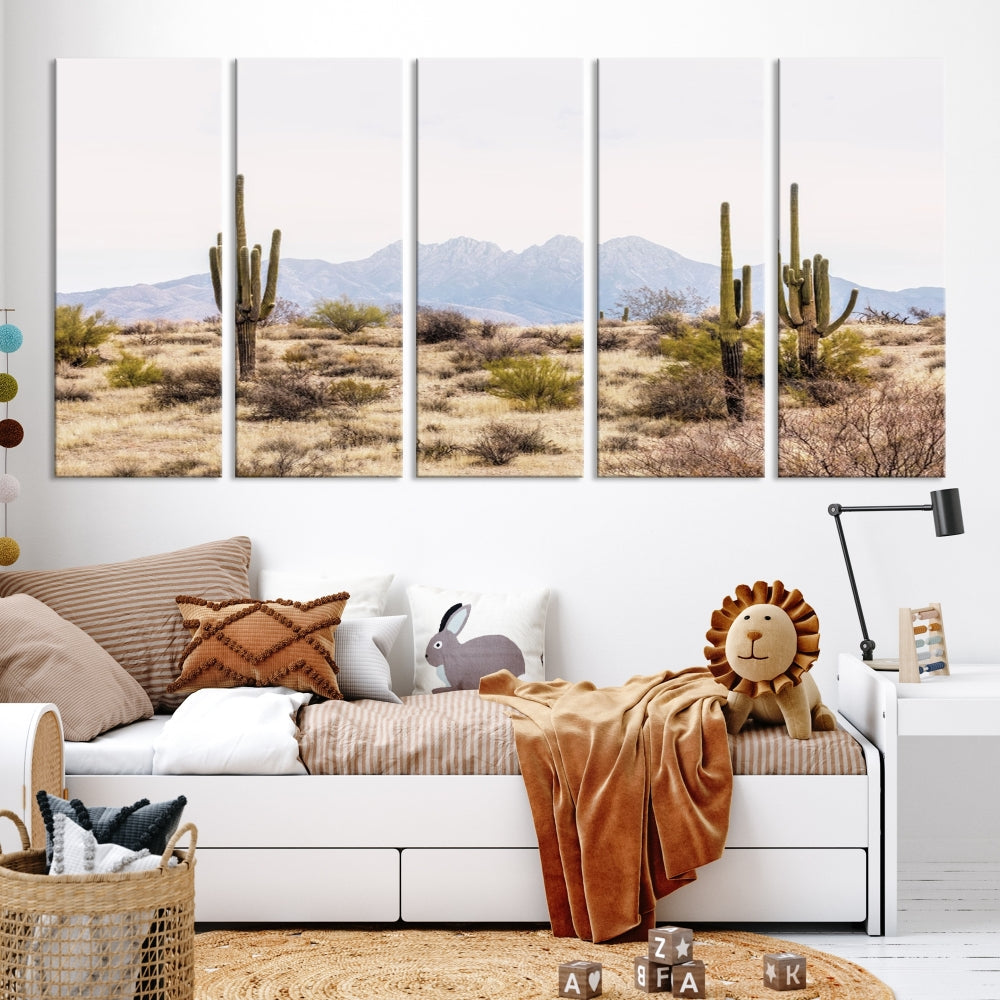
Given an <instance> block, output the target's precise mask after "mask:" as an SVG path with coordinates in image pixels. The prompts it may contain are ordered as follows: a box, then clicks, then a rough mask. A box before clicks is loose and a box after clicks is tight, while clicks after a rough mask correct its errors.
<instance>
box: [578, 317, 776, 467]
mask: <svg viewBox="0 0 1000 1000" xmlns="http://www.w3.org/2000/svg"><path fill="white" fill-rule="evenodd" d="M661 340H662V334H661V332H660V331H659V330H658V329H657V328H656V327H655V326H652V325H649V324H645V323H641V322H620V321H605V322H603V323H602V324H601V326H600V328H599V331H598V371H599V375H598V425H597V426H598V474H599V475H601V476H607V477H654V478H668V477H755V476H761V475H763V473H764V422H763V392H762V388H761V385H760V382H759V380H753V379H748V380H747V384H746V407H747V415H746V419H745V420H744V421H743V422H742V423H738V422H736V421H734V420H730V419H728V418H727V417H726V415H725V414H726V410H725V395H724V391H723V382H722V370H721V361H719V362H718V364H717V365H716V364H714V355H713V356H712V364H710V365H709V366H708V367H705V368H701V367H699V366H697V365H689V366H687V367H685V366H684V365H677V366H676V367H675V368H674V369H673V371H674V374H673V375H668V374H667V373H666V368H665V359H664V356H663V354H662V353H661ZM682 370H683V372H682Z"/></svg>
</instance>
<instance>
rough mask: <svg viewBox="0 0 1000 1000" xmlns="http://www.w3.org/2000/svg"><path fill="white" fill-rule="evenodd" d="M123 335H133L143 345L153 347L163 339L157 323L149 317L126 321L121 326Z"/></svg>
mask: <svg viewBox="0 0 1000 1000" xmlns="http://www.w3.org/2000/svg"><path fill="white" fill-rule="evenodd" d="M121 335H122V336H123V337H134V338H135V339H136V340H138V341H139V343H140V344H142V345H143V347H155V346H156V345H158V344H159V343H160V342H161V341H162V340H163V331H162V330H161V329H160V327H159V324H157V323H154V322H153V321H152V320H151V319H140V320H136V321H135V322H134V323H127V324H126V325H125V326H123V327H122V328H121Z"/></svg>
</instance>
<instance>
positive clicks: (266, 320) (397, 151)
mask: <svg viewBox="0 0 1000 1000" xmlns="http://www.w3.org/2000/svg"><path fill="white" fill-rule="evenodd" d="M236 72H237V123H236V143H237V168H238V179H237V191H236V198H237V204H236V242H237V246H236V248H235V255H234V259H235V260H242V258H243V256H245V257H246V258H247V260H248V264H249V266H248V268H247V269H246V271H245V273H243V274H237V289H236V303H235V306H234V308H235V316H234V321H235V326H236V342H237V343H236V347H237V365H236V474H237V476H248V477H317V476H319V477H326V476H373V477H384V476H400V475H402V471H403V458H402V456H403V451H402V436H403V429H402V415H403V388H402V386H403V322H402V296H403V292H402V274H403V271H402V253H401V241H402V235H403V220H402V211H403V210H402V190H403V146H402V126H403V105H402V101H403V98H402V93H403V91H402V79H403V78H402V72H403V69H402V61H401V60H398V59H243V60H239V61H238V62H237V66H236ZM254 247H259V252H257V254H256V256H255V255H254ZM224 256H225V253H224V251H223V257H224ZM244 286H245V287H244Z"/></svg>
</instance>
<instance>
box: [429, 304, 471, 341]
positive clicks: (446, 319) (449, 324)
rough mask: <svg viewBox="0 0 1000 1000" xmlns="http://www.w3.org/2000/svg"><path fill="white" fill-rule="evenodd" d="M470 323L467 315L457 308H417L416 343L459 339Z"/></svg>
mask: <svg viewBox="0 0 1000 1000" xmlns="http://www.w3.org/2000/svg"><path fill="white" fill-rule="evenodd" d="M470 325H471V321H470V320H469V317H468V316H465V315H463V314H462V313H460V312H459V311H458V310H457V309H418V310H417V343H418V344H441V343H444V342H445V341H448V340H461V339H462V337H464V336H465V334H466V333H467V332H468V329H469V326H470Z"/></svg>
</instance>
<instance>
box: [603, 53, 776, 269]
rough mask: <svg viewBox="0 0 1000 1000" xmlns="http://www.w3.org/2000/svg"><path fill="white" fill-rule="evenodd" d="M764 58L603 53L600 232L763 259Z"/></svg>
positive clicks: (693, 254) (710, 258)
mask: <svg viewBox="0 0 1000 1000" xmlns="http://www.w3.org/2000/svg"><path fill="white" fill-rule="evenodd" d="M764 72H765V63H764V60H762V59H601V60H600V62H599V63H598V94H599V97H598V104H599V111H598V115H599V131H598V135H599V150H600V152H599V159H600V179H599V227H600V232H599V239H600V241H601V242H602V243H603V242H605V241H607V240H609V239H612V238H613V237H616V236H643V237H645V238H646V239H648V240H652V241H653V242H654V243H659V244H661V245H663V246H667V247H669V248H670V249H671V250H676V251H677V252H678V253H680V254H682V255H683V256H685V257H688V258H690V259H692V260H698V261H704V262H707V263H712V264H718V263H719V254H720V231H719V206H720V205H721V204H722V202H724V201H728V202H729V204H730V213H731V220H732V243H733V258H734V261H735V263H736V265H737V266H738V267H739V266H742V265H743V264H759V263H761V262H762V261H763V259H764V254H765V247H764V229H763V223H764V202H765V197H766V189H765V184H764V149H765V146H764V142H765V135H764Z"/></svg>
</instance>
